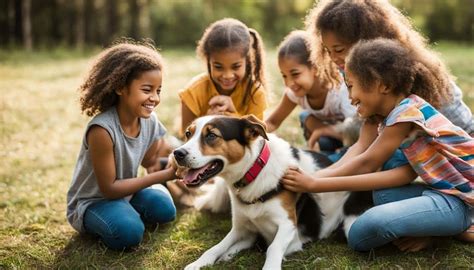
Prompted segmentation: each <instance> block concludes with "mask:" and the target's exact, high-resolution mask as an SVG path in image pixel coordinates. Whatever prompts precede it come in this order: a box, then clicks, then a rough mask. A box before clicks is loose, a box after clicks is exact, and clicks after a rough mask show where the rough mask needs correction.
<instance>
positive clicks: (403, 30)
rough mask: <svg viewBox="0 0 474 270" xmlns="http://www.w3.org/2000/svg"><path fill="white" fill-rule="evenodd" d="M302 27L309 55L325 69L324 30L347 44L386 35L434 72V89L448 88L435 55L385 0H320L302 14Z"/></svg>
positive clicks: (447, 76) (448, 96) (448, 93)
mask: <svg viewBox="0 0 474 270" xmlns="http://www.w3.org/2000/svg"><path fill="white" fill-rule="evenodd" d="M306 27H307V29H308V31H309V32H310V33H311V34H312V35H311V36H312V38H313V40H312V42H311V45H312V51H313V54H312V58H313V59H314V61H315V62H320V63H326V65H325V68H326V69H333V67H332V66H334V64H333V63H329V62H330V61H329V60H330V57H329V54H328V53H327V51H326V50H325V49H324V47H323V44H322V41H321V34H323V33H324V32H333V33H334V34H335V35H336V36H337V37H338V38H339V39H341V41H344V42H346V43H347V44H351V45H353V44H355V43H356V42H357V41H359V40H369V39H375V38H388V39H394V40H396V41H398V42H399V43H400V44H401V45H402V46H403V47H405V48H407V49H408V50H409V51H412V52H414V53H415V54H417V55H419V57H418V58H419V59H420V60H419V61H422V62H423V65H424V66H425V67H426V68H427V69H428V70H430V71H431V72H432V73H433V74H437V78H436V80H435V81H434V82H433V84H434V85H436V89H442V88H446V89H450V88H451V85H450V80H451V79H452V78H451V77H452V76H451V75H450V73H449V71H448V69H447V68H446V66H445V64H444V63H443V61H442V60H441V58H440V57H439V55H438V54H437V53H436V52H434V51H433V50H431V49H430V48H429V47H428V42H427V40H426V39H425V38H424V37H423V36H422V35H421V34H420V33H419V32H417V31H416V30H415V28H414V27H413V26H412V24H411V21H410V20H409V18H408V17H406V16H404V15H403V14H402V13H401V12H400V11H399V10H398V9H397V8H396V7H394V6H393V5H392V4H390V3H389V2H388V1H387V0H321V1H319V2H317V3H316V4H315V5H314V7H313V9H312V10H311V11H310V13H309V14H308V16H307V17H306ZM328 74H329V73H328ZM444 92H445V93H444V94H445V96H443V97H442V98H443V99H444V100H445V101H450V100H451V98H452V94H451V91H444Z"/></svg>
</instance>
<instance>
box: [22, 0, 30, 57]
mask: <svg viewBox="0 0 474 270" xmlns="http://www.w3.org/2000/svg"><path fill="white" fill-rule="evenodd" d="M21 13H22V16H21V20H22V32H23V47H24V48H25V50H27V51H31V50H32V49H33V37H32V35H31V0H23V1H22V5H21Z"/></svg>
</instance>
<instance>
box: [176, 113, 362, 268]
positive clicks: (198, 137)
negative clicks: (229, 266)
mask: <svg viewBox="0 0 474 270" xmlns="http://www.w3.org/2000/svg"><path fill="white" fill-rule="evenodd" d="M185 137H186V142H185V143H184V145H182V146H180V147H178V148H177V149H175V150H174V151H173V154H172V155H173V157H174V162H175V163H176V164H175V166H177V167H178V171H177V175H178V176H180V177H181V178H182V179H183V180H182V181H183V182H184V183H185V184H186V185H187V186H188V187H199V186H201V185H202V184H204V183H205V182H206V181H207V180H208V179H210V178H213V177H216V176H220V177H221V178H222V179H224V181H225V183H226V184H227V188H228V190H229V194H230V201H231V209H232V229H231V231H230V232H229V233H228V234H227V236H225V238H224V239H223V240H222V241H221V242H219V243H218V244H217V245H215V246H213V247H212V248H210V249H209V250H207V251H206V252H204V254H202V255H201V257H199V259H197V260H196V261H195V262H193V263H191V264H189V265H187V266H186V268H185V269H187V270H189V269H200V268H201V267H203V266H206V265H211V264H213V263H215V262H216V261H218V260H229V259H230V258H231V257H232V255H234V254H236V253H237V252H239V251H240V250H243V249H246V248H249V247H251V246H252V245H253V244H254V242H255V240H256V239H257V236H261V237H263V239H264V240H265V242H266V243H267V245H268V248H267V251H266V260H265V263H264V266H263V269H281V263H282V260H283V259H284V257H285V256H286V255H288V254H291V253H293V252H296V251H299V250H301V249H302V246H303V244H305V243H307V242H309V241H312V240H316V239H323V238H326V237H328V236H329V235H331V234H332V233H333V232H334V231H336V230H338V229H342V230H343V231H344V232H345V234H346V235H347V232H348V231H349V228H350V226H351V225H352V223H353V222H354V220H355V218H356V217H357V216H358V215H360V214H361V213H362V212H363V211H364V210H365V209H368V208H369V207H370V204H371V202H370V201H371V196H370V193H369V194H363V193H353V192H327V193H319V194H315V193H311V194H308V193H303V194H296V193H294V192H291V191H288V190H285V189H284V188H283V187H282V185H281V184H280V179H281V177H282V176H283V174H284V173H285V171H286V169H287V168H289V167H290V166H292V167H299V168H300V169H301V170H302V171H304V172H306V173H312V172H315V171H317V170H319V169H321V168H324V167H327V166H329V165H330V164H331V162H330V161H329V160H328V159H327V158H326V157H325V156H324V155H322V154H319V153H316V152H311V151H305V150H301V149H296V148H294V147H291V146H290V144H289V143H288V142H286V141H284V140H283V139H281V138H279V137H277V136H276V135H274V134H267V133H266V131H265V126H264V124H263V123H262V122H261V121H260V120H258V119H257V118H256V117H255V116H253V115H250V116H245V117H242V118H237V117H229V116H217V115H211V116H204V117H201V118H198V119H196V120H195V121H194V122H193V123H192V124H191V125H190V126H189V127H188V128H187V130H186V132H185ZM216 184H217V183H216Z"/></svg>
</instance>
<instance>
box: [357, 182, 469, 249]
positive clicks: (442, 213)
mask: <svg viewBox="0 0 474 270" xmlns="http://www.w3.org/2000/svg"><path fill="white" fill-rule="evenodd" d="M373 199H374V204H375V205H376V206H375V207H373V208H371V209H369V210H367V211H366V212H365V213H363V214H362V215H361V216H360V217H359V218H357V219H356V221H355V222H354V223H353V224H352V227H351V228H350V230H349V236H348V242H349V246H350V247H351V248H352V249H354V250H356V251H369V250H371V249H373V248H376V247H380V246H383V245H385V244H387V243H390V242H392V241H393V240H395V239H398V238H401V237H406V236H451V235H456V234H459V233H462V232H463V231H465V230H466V229H467V228H468V227H469V226H470V225H471V220H470V212H469V206H467V205H466V204H465V203H464V202H463V201H462V200H461V199H459V198H458V197H456V196H452V195H448V194H443V193H441V192H439V191H436V190H433V189H430V188H428V187H427V186H426V185H422V184H409V185H406V186H402V187H396V188H389V189H383V190H376V191H374V192H373Z"/></svg>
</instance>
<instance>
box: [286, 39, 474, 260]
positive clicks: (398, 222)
mask: <svg viewBox="0 0 474 270" xmlns="http://www.w3.org/2000/svg"><path fill="white" fill-rule="evenodd" d="M425 56H426V55H425ZM419 57H423V56H421V55H417V54H415V53H414V52H413V51H409V50H407V49H405V48H404V47H403V46H401V45H400V43H398V42H396V41H394V40H388V39H375V40H369V41H360V42H358V43H357V44H356V45H354V46H353V48H352V49H351V52H350V53H349V55H348V57H347V61H346V65H345V74H346V83H347V85H348V88H349V92H350V97H351V99H352V103H353V104H354V105H356V107H357V112H358V114H359V115H360V116H361V117H362V118H364V119H366V121H370V122H372V123H375V124H378V131H377V129H367V128H363V129H362V132H364V133H368V134H361V137H362V138H364V139H367V138H371V140H370V141H371V143H370V144H369V146H368V147H367V148H366V149H365V150H363V151H361V152H360V154H358V155H356V156H354V157H352V158H351V160H350V162H342V163H339V164H337V165H336V166H333V167H330V168H329V169H326V170H321V171H319V172H317V173H316V175H313V176H308V175H305V174H303V173H302V172H301V171H300V170H298V169H297V168H296V169H290V170H289V171H288V172H287V174H286V175H285V176H284V177H283V180H282V182H283V184H284V186H285V188H287V189H289V190H292V191H295V192H328V191H340V190H374V189H381V190H377V191H375V192H374V203H375V204H376V206H375V207H374V208H372V209H369V210H368V211H366V212H365V213H364V214H362V215H361V216H360V217H359V218H357V219H356V220H355V222H354V223H353V224H352V226H351V228H350V231H349V235H348V242H349V246H350V247H351V248H353V249H354V250H357V251H369V250H370V249H373V248H376V247H380V246H382V245H384V244H387V243H390V242H393V243H394V244H396V245H397V246H398V247H399V248H400V249H401V250H410V251H417V250H419V249H421V248H424V247H425V244H426V243H427V242H426V241H411V240H409V241H407V240H406V239H407V238H406V237H417V238H427V237H431V236H451V235H461V237H463V238H464V240H467V241H472V240H473V239H472V238H470V237H469V236H472V234H469V231H467V232H465V231H466V229H468V228H469V227H470V226H471V217H470V215H471V213H472V207H473V206H474V190H473V188H474V139H473V138H471V137H470V136H469V134H467V133H466V132H465V131H464V130H463V129H461V128H460V127H457V126H455V125H453V124H452V123H451V122H450V121H449V120H448V119H447V118H446V117H445V116H443V115H442V114H441V113H439V112H438V111H437V110H436V109H435V108H434V107H433V106H432V105H431V104H430V103H428V101H429V102H431V103H433V104H435V105H438V103H439V102H440V97H442V96H443V95H445V94H446V91H448V89H446V88H437V86H436V83H435V82H436V76H437V74H433V73H432V72H430V70H429V69H428V68H427V67H426V66H425V65H424V64H423V63H424V61H421V60H422V59H420V58H419ZM425 99H426V100H425ZM400 146H401V148H402V150H403V153H404V154H405V156H406V158H407V159H408V162H409V164H410V166H401V167H398V168H395V169H391V170H387V171H382V172H375V171H376V170H378V169H379V168H380V167H381V166H382V164H383V163H384V162H385V161H386V160H387V159H388V158H390V156H391V155H392V154H393V152H394V151H395V150H396V149H397V148H398V147H400ZM374 172H375V173H374ZM417 175H418V176H420V177H421V179H423V181H424V182H425V184H411V185H408V184H409V183H410V182H412V181H413V179H414V178H415V177H416V176H417Z"/></svg>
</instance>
